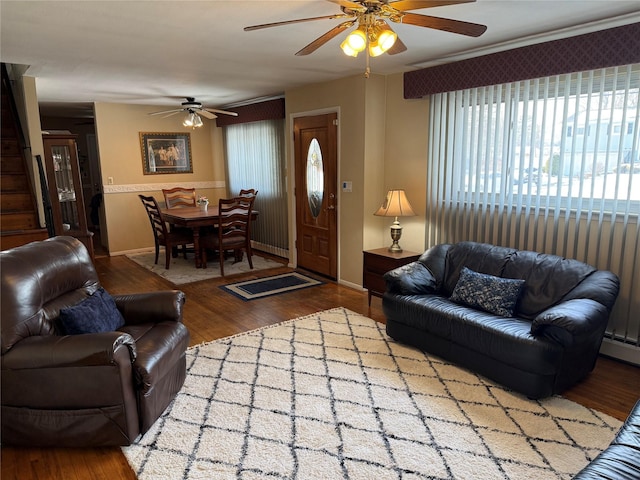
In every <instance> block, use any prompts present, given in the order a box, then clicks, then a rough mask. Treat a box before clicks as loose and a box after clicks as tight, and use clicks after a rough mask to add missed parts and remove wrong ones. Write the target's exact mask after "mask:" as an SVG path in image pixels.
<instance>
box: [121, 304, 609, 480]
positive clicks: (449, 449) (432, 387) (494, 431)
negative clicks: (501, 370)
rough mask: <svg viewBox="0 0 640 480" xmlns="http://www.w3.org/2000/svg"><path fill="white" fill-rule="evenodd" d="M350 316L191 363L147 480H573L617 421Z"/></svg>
mask: <svg viewBox="0 0 640 480" xmlns="http://www.w3.org/2000/svg"><path fill="white" fill-rule="evenodd" d="M384 328H385V327H384V325H383V324H380V323H377V322H375V321H373V320H371V319H369V318H367V317H364V316H362V315H360V314H357V313H354V312H351V311H349V310H346V309H344V308H336V309H332V310H327V311H323V312H319V313H316V314H313V315H308V316H306V317H301V318H298V319H295V320H291V321H287V322H283V323H280V324H277V325H274V326H271V327H265V328H261V329H258V330H254V331H251V332H248V333H245V334H241V335H236V336H233V337H229V338H223V339H220V340H217V341H214V342H211V343H207V344H203V345H200V346H197V347H192V348H190V349H189V350H188V359H187V369H188V374H187V379H186V382H185V385H184V387H183V389H182V390H181V392H180V393H179V395H178V396H177V398H176V399H175V401H174V402H173V403H172V404H171V405H170V406H169V407H168V408H167V411H166V412H165V413H164V414H163V416H162V417H161V418H160V419H159V420H158V421H157V422H156V423H155V425H154V426H153V427H152V428H151V430H149V431H148V432H147V433H146V434H145V435H144V437H142V439H141V440H140V441H139V443H137V444H135V445H132V446H129V447H124V448H123V451H124V454H125V456H126V457H127V460H128V461H129V463H130V464H131V466H132V468H133V469H134V471H135V472H136V474H137V475H138V478H140V479H149V480H150V479H154V480H157V479H203V480H204V479H245V480H257V479H298V480H314V479H343V478H344V479H358V480H360V479H362V480H365V479H367V480H369V479H371V480H373V479H376V480H377V479H412V480H414V479H427V478H428V479H483V480H487V479H533V478H535V479H537V480H540V479H569V478H571V477H572V476H573V475H574V474H575V473H577V472H578V471H579V470H580V469H581V468H582V467H584V466H585V465H586V464H587V463H588V462H589V461H590V460H591V459H593V458H594V457H595V456H596V455H597V454H598V453H599V452H600V451H601V450H603V449H604V448H606V446H607V445H608V444H609V442H610V441H611V440H612V438H613V437H614V435H615V433H616V431H617V430H618V429H619V428H620V426H621V422H620V421H618V420H616V419H614V418H612V417H609V416H607V415H604V414H602V413H599V412H597V411H594V410H591V409H588V408H585V407H582V406H580V405H578V404H576V403H573V402H571V401H568V400H566V399H564V398H562V397H559V396H555V397H551V398H548V399H545V400H542V401H533V400H528V399H527V398H525V397H522V396H520V395H517V394H514V393H512V392H510V391H508V390H506V389H504V388H503V387H500V386H498V385H496V384H494V383H492V382H491V381H489V380H487V379H486V378H484V377H480V376H478V375H476V374H474V373H471V372H469V371H467V370H463V369H461V368H458V367H456V366H454V365H452V364H450V363H447V362H445V361H443V360H441V359H439V358H437V357H434V356H430V355H427V354H425V353H422V352H420V351H418V350H416V349H413V348H410V347H407V346H404V345H401V344H399V343H396V342H394V341H393V340H391V339H390V338H389V337H387V335H386V334H385V330H384Z"/></svg>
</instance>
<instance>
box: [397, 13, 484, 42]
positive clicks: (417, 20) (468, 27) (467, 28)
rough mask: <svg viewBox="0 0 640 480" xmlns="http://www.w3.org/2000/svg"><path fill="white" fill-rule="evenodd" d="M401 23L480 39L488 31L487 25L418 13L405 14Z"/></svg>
mask: <svg viewBox="0 0 640 480" xmlns="http://www.w3.org/2000/svg"><path fill="white" fill-rule="evenodd" d="M401 23H407V24H409V25H416V26H418V27H427V28H433V29H436V30H443V31H445V32H451V33H457V34H460V35H467V36H468V37H479V36H480V35H482V34H483V33H484V32H485V31H486V30H487V26H486V25H480V24H478V23H471V22H463V21H462V20H452V19H450V18H440V17H432V16H430V15H419V14H417V13H405V14H404V15H403V16H402V20H401Z"/></svg>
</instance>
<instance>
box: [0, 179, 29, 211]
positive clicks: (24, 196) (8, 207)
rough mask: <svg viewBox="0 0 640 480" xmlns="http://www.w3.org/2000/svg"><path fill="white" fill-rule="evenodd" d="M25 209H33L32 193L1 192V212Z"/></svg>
mask: <svg viewBox="0 0 640 480" xmlns="http://www.w3.org/2000/svg"><path fill="white" fill-rule="evenodd" d="M3 177H4V175H3ZM24 211H33V200H32V199H31V195H30V194H28V193H24V192H4V191H3V192H2V193H1V194H0V213H3V214H4V213H17V212H24Z"/></svg>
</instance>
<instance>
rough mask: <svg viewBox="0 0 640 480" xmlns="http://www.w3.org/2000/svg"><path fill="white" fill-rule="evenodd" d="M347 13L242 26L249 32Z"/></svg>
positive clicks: (328, 18)
mask: <svg viewBox="0 0 640 480" xmlns="http://www.w3.org/2000/svg"><path fill="white" fill-rule="evenodd" d="M345 17H349V15H347V14H344V13H338V14H336V15H325V16H324V17H310V18H299V19H297V20H285V21H283V22H274V23H263V24H262V25H251V26H250V27H244V31H245V32H251V31H253V30H260V29H262V28H271V27H279V26H281V25H291V24H292V23H302V22H313V21H315V20H333V19H334V18H345Z"/></svg>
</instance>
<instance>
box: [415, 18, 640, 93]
mask: <svg viewBox="0 0 640 480" xmlns="http://www.w3.org/2000/svg"><path fill="white" fill-rule="evenodd" d="M632 63H640V23H633V24H630V25H623V26H621V27H616V28H610V29H607V30H601V31H598V32H592V33H587V34H584V35H576V36H574V37H568V38H563V39H560V40H553V41H550V42H544V43H539V44H536V45H529V46H526V47H520V48H515V49H512V50H507V51H504V52H498V53H493V54H490V55H483V56H481V57H475V58H470V59H467V60H462V61H459V62H453V63H448V64H445V65H438V66H435V67H430V68H423V69H421V70H415V71H413V72H407V73H405V74H404V98H407V99H408V98H421V97H424V96H426V95H431V94H433V93H441V92H452V91H456V90H463V89H466V88H475V87H483V86H487V85H499V84H502V83H509V82H515V81H518V80H527V79H533V78H540V77H548V76H551V75H559V74H563V73H573V72H581V71H586V70H594V69H598V68H605V67H614V66H619V65H629V64H632Z"/></svg>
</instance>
